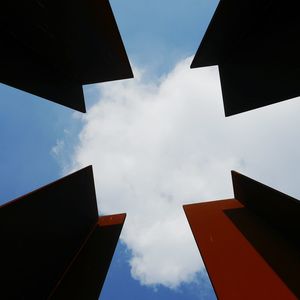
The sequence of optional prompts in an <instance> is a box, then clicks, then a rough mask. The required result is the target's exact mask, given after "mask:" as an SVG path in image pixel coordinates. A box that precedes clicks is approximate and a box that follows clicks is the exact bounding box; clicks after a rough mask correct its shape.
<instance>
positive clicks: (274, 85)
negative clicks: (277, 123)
mask: <svg viewBox="0 0 300 300" xmlns="http://www.w3.org/2000/svg"><path fill="white" fill-rule="evenodd" d="M298 4H299V3H298V2H297V1H289V0H288V1H287V2H285V3H284V5H283V4H282V3H279V2H278V1H267V0H263V1H261V0H243V1H235V0H221V1H220V2H219V5H218V7H217V10H216V11H215V14H214V16H213V18H212V20H211V22H210V24H209V27H208V29H207V31H206V33H205V36H204V38H203V40H202V42H201V44H200V46H199V49H198V51H197V53H196V55H195V58H194V60H193V62H192V65H191V68H197V67H205V66H212V65H218V66H219V73H220V80H221V86H222V92H223V101H224V109H225V115H226V116H230V115H234V114H237V113H241V112H244V111H248V110H251V109H255V108H258V107H262V106H265V105H269V104H273V103H276V102H279V101H283V100H287V99H290V98H293V97H297V96H299V95H300V84H299V78H300V59H299V52H300V41H299V38H298V37H299V35H300V21H299V17H298V8H299V7H298Z"/></svg>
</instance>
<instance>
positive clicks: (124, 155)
mask: <svg viewBox="0 0 300 300" xmlns="http://www.w3.org/2000/svg"><path fill="white" fill-rule="evenodd" d="M111 5H112V9H113V12H114V14H115V18H116V20H117V23H118V26H119V30H120V32H121V35H122V39H123V42H124V45H125V48H126V51H127V54H128V57H129V60H130V63H131V65H132V68H133V71H134V75H135V78H134V79H128V80H122V81H116V82H109V83H101V84H96V85H90V86H86V87H85V89H84V90H85V99H86V105H87V111H88V112H87V114H81V113H77V112H74V111H72V110H70V109H68V108H65V107H63V106H59V105H57V104H54V103H51V102H49V101H45V100H41V99H40V98H38V97H35V96H32V95H30V94H27V93H24V92H22V91H19V90H16V89H14V88H11V87H8V86H5V85H0V97H1V103H2V109H1V111H0V115H1V116H0V122H1V126H0V137H1V141H2V145H1V147H0V157H1V161H0V170H1V173H0V176H1V178H0V179H1V180H0V188H1V195H0V203H5V202H8V201H10V200H12V199H14V198H16V197H18V196H21V195H23V194H25V193H28V192H30V191H32V190H34V189H36V188H38V187H40V186H43V185H45V184H47V183H49V182H51V181H53V180H56V179H58V178H60V177H61V176H63V175H66V174H68V173H70V172H72V171H75V170H78V169H80V168H81V167H84V166H86V165H90V164H92V165H93V169H94V177H95V185H96V191H97V198H98V207H99V211H100V212H101V213H104V214H113V213H120V212H126V213H127V219H126V222H125V225H124V228H123V231H122V234H121V238H120V241H119V244H118V247H117V250H116V252H115V255H114V258H113V261H112V265H111V268H110V270H109V273H108V275H107V279H106V282H105V285H104V287H103V290H102V294H101V299H103V300H111V299H113V300H114V299H120V298H124V299H133V300H134V299H164V300H165V299H174V300H179V299H187V300H189V299H209V300H210V299H215V295H214V292H213V290H212V288H211V285H210V282H209V280H208V277H207V274H206V272H205V269H204V266H203V263H202V261H201V258H200V254H199V252H198V249H197V247H196V244H195V241H194V239H193V237H192V233H191V231H190V229H189V226H188V223H187V220H186V218H185V215H184V212H183V209H182V205H183V204H186V203H193V202H201V201H208V200H217V199H224V198H230V197H232V195H233V192H232V187H231V178H230V170H232V169H234V170H236V171H239V172H241V173H243V174H245V175H247V176H249V177H252V178H254V179H256V180H258V181H260V182H263V183H265V184H267V185H269V186H272V187H274V188H276V189H279V190H281V191H282V192H284V193H287V194H289V195H291V196H294V197H296V198H299V197H300V191H299V188H298V182H299V179H300V172H299V169H298V168H297V164H296V163H295V162H297V161H299V159H300V157H299V156H300V152H299V143H298V141H299V140H300V139H299V138H300V133H299V131H298V130H297V128H298V123H299V112H300V102H299V101H297V100H295V99H293V100H288V101H284V102H282V103H278V104H275V105H272V106H268V107H264V108H260V109H257V110H254V111H250V112H246V113H243V114H239V115H235V116H232V117H229V118H225V116H224V109H223V103H222V94H221V88H220V81H219V74H218V68H217V66H213V67H209V68H201V69H193V70H191V69H190V68H189V66H190V64H191V61H192V58H193V55H194V54H195V52H196V50H197V48H198V46H199V43H200V41H201V39H202V37H203V34H204V32H205V30H206V28H207V25H208V23H209V20H210V18H211V16H212V14H213V12H214V10H215V8H216V5H217V1H213V0H195V1H194V0H185V1H177V0H173V1H170V0H165V1H158V0H153V1H148V0H135V1H134V0H127V1H120V0H111ZM220 255H222V254H221V253H220Z"/></svg>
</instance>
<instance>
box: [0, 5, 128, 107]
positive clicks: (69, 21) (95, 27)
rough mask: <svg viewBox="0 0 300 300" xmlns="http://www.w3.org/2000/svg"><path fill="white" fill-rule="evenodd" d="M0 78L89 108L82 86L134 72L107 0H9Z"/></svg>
mask: <svg viewBox="0 0 300 300" xmlns="http://www.w3.org/2000/svg"><path fill="white" fill-rule="evenodd" d="M0 25H1V28H0V34H1V41H2V42H1V47H0V57H1V58H0V81H1V82H2V83H5V84H7V85H10V86H13V87H15V88H18V89H21V90H24V91H26V92H29V93H32V94H34V95H37V96H40V97H43V98H46V99H48V100H51V101H54V102H56V103H59V104H62V105H65V106H67V107H70V108H73V109H76V110H79V111H81V112H85V104H84V97H83V90H82V85H85V84H91V83H97V82H103V81H110V80H117V79H125V78H131V77H133V74H132V71H131V67H130V64H129V61H128V58H127V55H126V52H125V49H124V46H123V43H122V40H121V36H120V33H119V31H118V27H117V24H116V22H115V19H114V16H113V12H112V10H111V7H110V5H109V2H108V1H107V0H87V1H84V0H79V1H71V0H51V1H50V0H29V1H21V0H15V1H5V2H4V3H3V4H2V7H1V12H0Z"/></svg>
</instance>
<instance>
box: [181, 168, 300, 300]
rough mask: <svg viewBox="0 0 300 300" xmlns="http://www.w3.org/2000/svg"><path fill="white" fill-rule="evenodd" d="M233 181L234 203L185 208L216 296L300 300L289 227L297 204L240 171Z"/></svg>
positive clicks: (297, 253)
mask: <svg viewBox="0 0 300 300" xmlns="http://www.w3.org/2000/svg"><path fill="white" fill-rule="evenodd" d="M232 178H233V183H234V190H235V198H236V199H228V200H220V201H212V202H203V203H199V204H191V205H185V206H184V210H185V213H186V216H187V218H188V221H189V224H190V226H191V229H192V232H193V235H194V237H195V240H196V243H197V245H198V248H199V250H200V252H201V256H202V258H203V261H204V263H205V266H206V268H207V270H208V273H209V276H210V279H211V281H212V285H213V287H214V289H215V292H216V294H217V296H218V298H219V299H230V300H234V299H249V300H250V299H278V300H279V299H299V297H300V287H299V276H298V272H299V268H300V247H299V242H298V234H296V231H297V229H292V228H290V226H292V225H295V226H298V225H297V223H299V221H297V220H299V219H300V215H299V214H298V217H297V219H295V216H296V215H297V212H299V206H300V204H299V202H297V200H296V199H293V198H291V197H289V196H287V195H285V194H283V193H280V192H278V191H276V190H274V189H272V188H269V187H267V186H265V185H263V184H261V183H258V182H256V181H254V180H253V179H250V178H248V177H246V176H244V175H241V174H239V173H237V172H232ZM280 210H281V211H282V214H280ZM292 210H293V211H292ZM290 219H291V220H292V221H290ZM286 224H288V225H286ZM290 230H291V231H290ZM294 230H296V231H294ZM295 234H296V235H295Z"/></svg>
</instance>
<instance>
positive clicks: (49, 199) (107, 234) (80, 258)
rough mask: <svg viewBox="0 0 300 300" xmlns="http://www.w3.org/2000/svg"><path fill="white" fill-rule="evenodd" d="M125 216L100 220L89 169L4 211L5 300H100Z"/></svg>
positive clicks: (0, 273) (1, 292)
mask: <svg viewBox="0 0 300 300" xmlns="http://www.w3.org/2000/svg"><path fill="white" fill-rule="evenodd" d="M124 220H125V214H121V215H112V216H103V217H100V218H99V217H98V210H97V203H96V195H95V189H94V182H93V173H92V168H91V167H87V168H84V169H82V170H80V171H78V172H75V173H73V174H71V175H69V176H66V177H64V178H62V179H60V180H58V181H56V182H54V183H51V184H49V185H47V186H45V187H43V188H40V189H38V190H36V191H34V192H32V193H30V194H28V195H26V196H23V197H21V198H19V199H16V200H14V201H12V202H9V203H7V204H5V205H3V206H2V207H0V238H1V247H0V265H1V269H0V298H1V299H87V300H90V299H91V300H93V299H98V296H99V293H100V291H101V288H102V285H103V282H104V279H105V276H106V273H107V271H108V268H109V265H110V262H111V259H112V256H113V253H114V249H115V246H116V244H117V241H118V238H119V234H120V232H121V229H122V226H123V223H124Z"/></svg>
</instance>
